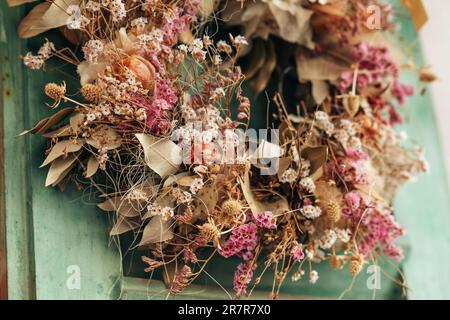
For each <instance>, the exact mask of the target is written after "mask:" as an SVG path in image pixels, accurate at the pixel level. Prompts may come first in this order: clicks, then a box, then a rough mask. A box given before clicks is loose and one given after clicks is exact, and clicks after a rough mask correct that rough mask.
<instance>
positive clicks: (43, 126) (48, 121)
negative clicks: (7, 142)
mask: <svg viewBox="0 0 450 320" xmlns="http://www.w3.org/2000/svg"><path fill="white" fill-rule="evenodd" d="M72 111H73V108H72V107H69V108H64V109H61V110H59V111H58V112H56V113H55V114H53V115H52V116H51V117H48V118H45V119H42V120H41V121H39V122H38V124H36V125H35V126H34V127H33V128H31V129H30V130H26V131H24V132H22V133H20V134H19V136H22V135H25V134H28V133H32V134H44V133H46V132H47V131H48V130H49V129H50V128H51V127H53V126H54V125H56V124H58V123H59V122H60V121H61V120H62V119H64V118H65V117H66V116H68V115H69V114H70V113H72Z"/></svg>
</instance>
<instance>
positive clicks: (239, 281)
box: [233, 263, 256, 296]
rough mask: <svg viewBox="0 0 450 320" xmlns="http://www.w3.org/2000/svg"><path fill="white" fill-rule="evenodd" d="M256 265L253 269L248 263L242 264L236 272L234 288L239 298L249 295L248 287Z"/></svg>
mask: <svg viewBox="0 0 450 320" xmlns="http://www.w3.org/2000/svg"><path fill="white" fill-rule="evenodd" d="M255 268H256V265H253V266H252V267H251V266H249V264H247V263H241V264H240V265H239V266H238V267H237V269H236V271H235V272H234V281H233V288H234V291H235V292H236V294H237V295H238V296H245V295H247V286H248V285H249V283H250V281H251V280H252V277H253V272H254V270H255Z"/></svg>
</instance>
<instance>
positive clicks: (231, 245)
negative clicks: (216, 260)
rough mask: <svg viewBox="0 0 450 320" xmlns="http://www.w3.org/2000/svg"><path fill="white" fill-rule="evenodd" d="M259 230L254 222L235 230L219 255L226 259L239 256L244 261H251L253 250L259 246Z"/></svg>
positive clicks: (220, 249)
mask: <svg viewBox="0 0 450 320" xmlns="http://www.w3.org/2000/svg"><path fill="white" fill-rule="evenodd" d="M257 230H258V228H257V226H256V224H254V223H253V222H250V223H247V224H243V225H240V226H238V227H236V228H234V229H233V231H231V235H230V237H229V238H228V240H227V241H226V242H225V244H224V245H223V246H222V247H220V248H219V253H220V254H221V255H222V256H224V257H225V258H229V257H231V256H237V257H241V258H243V259H244V260H249V259H251V258H252V257H253V250H254V249H255V247H256V245H257V244H258V237H257V235H256V232H257Z"/></svg>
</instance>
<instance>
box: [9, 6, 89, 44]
mask: <svg viewBox="0 0 450 320" xmlns="http://www.w3.org/2000/svg"><path fill="white" fill-rule="evenodd" d="M79 3H80V0H54V1H50V2H43V3H40V4H38V5H36V6H35V7H34V8H33V9H32V10H31V11H30V12H29V13H28V15H27V16H26V17H25V18H23V20H22V21H21V22H20V24H19V28H18V30H17V32H18V34H19V37H21V38H30V37H34V36H36V35H38V34H40V33H42V32H45V31H47V30H50V29H54V28H59V27H62V26H65V25H66V24H67V20H68V18H69V14H68V13H67V12H66V10H67V9H68V8H69V7H70V6H72V5H79Z"/></svg>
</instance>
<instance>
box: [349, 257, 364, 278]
mask: <svg viewBox="0 0 450 320" xmlns="http://www.w3.org/2000/svg"><path fill="white" fill-rule="evenodd" d="M364 263H365V262H364V257H363V256H362V255H361V254H359V253H355V254H353V256H352V257H351V260H350V274H351V275H352V276H353V277H354V276H356V275H358V274H359V273H360V272H361V270H362V268H363V266H364Z"/></svg>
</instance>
